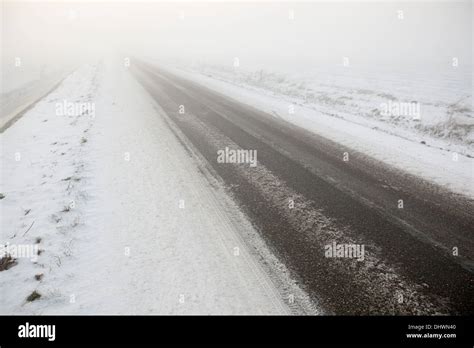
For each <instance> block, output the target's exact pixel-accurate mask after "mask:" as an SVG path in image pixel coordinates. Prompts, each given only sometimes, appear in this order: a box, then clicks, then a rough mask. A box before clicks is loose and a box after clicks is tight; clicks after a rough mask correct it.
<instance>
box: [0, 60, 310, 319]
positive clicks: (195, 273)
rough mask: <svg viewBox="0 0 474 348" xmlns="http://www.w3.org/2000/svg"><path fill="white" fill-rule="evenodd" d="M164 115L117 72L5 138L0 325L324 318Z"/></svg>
mask: <svg viewBox="0 0 474 348" xmlns="http://www.w3.org/2000/svg"><path fill="white" fill-rule="evenodd" d="M68 103H72V105H73V106H74V105H76V106H77V105H78V104H81V103H93V108H91V109H87V110H86V111H84V110H83V109H80V108H79V109H80V110H82V111H81V112H80V113H79V114H78V113H75V112H71V113H67V112H66V113H62V114H61V113H59V114H58V107H59V106H60V105H69V104H68ZM71 110H73V111H74V108H73V107H71ZM160 113H161V110H160V109H159V107H158V106H157V105H154V104H153V102H152V100H151V99H150V97H149V96H148V95H147V94H146V93H145V91H144V90H143V89H142V87H141V86H140V85H139V84H138V83H137V82H136V81H135V80H134V79H133V77H132V76H131V75H130V73H129V72H128V71H127V69H126V68H125V67H124V66H123V64H122V62H121V61H114V60H111V61H110V60H109V61H106V62H105V63H102V64H99V65H97V66H95V65H94V66H85V67H82V68H81V69H80V70H79V71H77V72H75V73H74V74H72V75H71V76H69V77H68V78H67V79H66V80H65V81H64V83H63V84H62V85H61V86H60V87H59V88H58V89H57V90H56V91H54V92H53V93H51V94H50V95H48V96H47V97H46V98H45V99H44V100H43V101H41V102H40V103H38V104H37V105H36V106H35V107H34V108H33V109H32V110H30V111H28V112H27V113H26V114H25V115H24V116H23V117H22V118H21V119H20V120H18V121H17V122H16V123H15V124H14V125H13V126H11V127H10V128H9V129H8V130H7V131H5V133H3V134H2V135H1V141H2V158H1V160H2V182H1V188H0V192H2V194H3V195H4V198H3V199H2V200H1V201H0V204H1V212H2V214H1V220H2V221H1V227H2V233H1V238H2V242H4V243H7V242H8V243H9V244H10V245H11V246H14V245H20V244H25V245H31V246H35V245H36V246H37V247H38V246H39V250H41V251H40V252H39V255H36V257H34V258H27V257H17V258H16V260H15V264H14V265H13V266H11V267H9V268H8V269H5V270H2V271H1V272H0V293H1V294H2V296H1V299H0V301H1V302H0V312H1V313H2V314H22V313H34V314H51V313H55V314H73V313H78V314H105V313H108V314H288V313H318V311H319V309H318V308H316V307H314V306H313V305H312V304H311V303H310V301H309V299H308V298H307V297H306V295H305V294H304V293H303V292H302V291H301V290H300V289H299V288H298V287H297V286H296V284H295V283H294V282H293V281H292V280H291V279H290V278H289V276H288V273H289V272H288V271H287V270H286V269H285V267H284V266H283V265H282V264H280V263H279V262H278V261H277V259H276V258H275V257H274V256H273V255H272V254H271V253H270V252H269V250H268V249H267V247H266V246H265V243H264V242H263V241H262V240H261V239H260V237H259V236H258V234H257V233H256V231H255V230H254V229H253V227H252V225H251V224H250V222H249V221H248V220H247V218H246V217H245V216H244V214H242V213H241V212H240V211H239V209H238V208H237V206H235V204H234V203H233V201H232V200H231V199H230V198H229V197H228V196H227V195H226V193H225V191H224V190H223V189H222V188H221V187H220V183H219V182H218V181H217V180H215V179H213V178H212V176H209V175H204V174H206V169H205V166H203V165H201V164H200V163H197V162H196V161H195V157H194V156H193V157H191V156H190V153H188V152H186V150H185V148H184V147H183V146H182V144H180V142H179V141H178V139H177V138H176V136H175V135H174V134H173V131H172V130H171V128H169V126H168V124H167V122H166V120H165V118H163V117H161V116H160ZM210 184H211V185H210ZM32 223H33V224H32ZM31 224H32V226H31V228H30V229H29V230H27V228H28V226H30V225H31ZM25 230H27V232H25ZM263 259H264V260H265V262H262V260H263ZM276 270H278V272H276ZM35 293H36V294H37V295H33V297H31V295H32V294H35ZM38 295H39V296H38ZM27 298H28V299H27Z"/></svg>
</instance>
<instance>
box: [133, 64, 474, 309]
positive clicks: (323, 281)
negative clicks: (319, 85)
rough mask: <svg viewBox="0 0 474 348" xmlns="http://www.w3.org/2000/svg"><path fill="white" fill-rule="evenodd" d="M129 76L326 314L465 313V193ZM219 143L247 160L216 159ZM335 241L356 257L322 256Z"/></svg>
mask: <svg viewBox="0 0 474 348" xmlns="http://www.w3.org/2000/svg"><path fill="white" fill-rule="evenodd" d="M132 72H133V74H134V75H135V77H136V78H137V79H138V81H139V82H140V83H141V84H142V85H143V86H144V88H145V89H146V90H147V91H148V92H149V94H150V95H151V96H152V97H153V99H154V100H155V101H156V102H157V104H159V106H160V107H161V108H162V109H163V111H164V113H163V112H160V114H161V116H160V117H165V118H166V119H167V120H168V123H169V124H172V125H173V127H174V128H175V129H179V132H176V131H175V133H176V134H177V136H178V137H181V138H182V139H181V140H182V142H183V144H186V145H184V146H188V147H189V146H192V149H193V152H195V153H198V154H199V156H200V158H201V159H205V162H206V165H207V166H208V167H209V168H210V169H211V170H212V171H213V173H215V175H216V177H219V178H220V180H222V181H223V182H224V184H225V186H226V187H227V189H228V191H229V193H230V194H231V195H232V196H233V197H234V199H235V200H236V202H237V203H238V204H239V205H240V206H241V208H242V210H243V211H244V212H245V213H246V214H247V215H248V216H249V218H250V219H251V221H252V223H253V224H254V226H255V227H256V229H257V230H258V231H259V233H260V234H261V236H262V237H263V239H264V240H265V241H266V243H267V244H268V246H269V247H270V248H271V250H272V251H273V252H274V253H275V255H276V256H277V257H278V258H279V259H280V260H281V261H282V262H283V263H284V264H285V265H286V266H287V267H288V268H289V269H290V271H291V272H292V275H293V277H294V279H296V281H297V282H298V284H299V285H300V286H301V287H302V288H303V289H304V290H306V291H307V292H308V294H309V295H310V296H311V297H312V298H313V299H315V300H316V301H318V303H319V304H320V305H321V306H322V308H323V309H324V310H325V311H326V313H328V314H355V315H359V314H448V313H449V314H472V313H473V312H474V277H473V269H474V266H473V265H474V237H473V226H474V224H473V222H474V217H473V214H472V212H473V211H474V210H473V205H474V203H473V201H472V200H469V199H467V198H464V197H461V196H459V195H454V194H452V193H450V192H448V191H446V190H444V189H443V188H441V187H439V186H436V185H433V184H430V183H428V182H426V181H423V180H421V179H419V178H416V177H414V176H411V175H409V174H406V173H403V172H401V171H397V170H395V169H393V168H391V167H388V166H387V165H384V164H383V163H381V162H378V161H376V160H374V159H371V158H368V157H366V156H364V155H363V154H361V153H357V152H354V151H352V150H351V149H349V148H344V147H342V146H341V145H338V144H336V143H334V142H332V141H330V140H328V139H325V138H323V137H320V136H318V135H315V134H312V133H310V132H308V131H306V130H304V129H302V128H299V127H296V126H294V125H291V124H289V123H287V122H284V121H282V120H281V119H279V118H277V117H274V116H271V115H268V114H265V113H263V112H261V111H258V110H256V109H254V108H252V107H251V106H248V105H244V104H241V103H239V102H236V101H233V100H232V99H230V98H228V97H226V96H223V95H220V94H219V93H216V92H214V91H211V90H209V89H207V88H206V87H205V86H201V85H198V84H196V83H193V82H190V81H187V80H184V79H182V78H179V77H177V76H174V75H173V74H171V73H169V72H168V71H166V70H164V69H161V68H159V67H157V66H154V65H149V64H147V63H144V62H134V64H133V66H132ZM180 111H181V112H180ZM183 138H184V139H185V141H183ZM226 147H228V148H229V149H235V150H237V149H246V150H257V155H258V157H257V158H258V164H257V166H256V167H251V166H249V164H248V163H241V164H229V163H218V161H217V151H218V150H223V149H225V148H226ZM401 202H403V206H402V205H401V204H400V203H401ZM334 243H336V245H344V244H356V245H359V246H364V255H363V258H360V257H359V259H357V258H337V257H336V258H335V257H326V256H327V255H326V253H325V251H326V246H327V245H334ZM456 248H457V250H458V255H456V252H453V250H456ZM453 254H454V255H453ZM297 300H298V299H295V301H297Z"/></svg>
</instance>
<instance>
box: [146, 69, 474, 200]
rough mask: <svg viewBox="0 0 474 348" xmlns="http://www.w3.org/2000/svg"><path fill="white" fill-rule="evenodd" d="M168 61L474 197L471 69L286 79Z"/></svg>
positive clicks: (341, 72)
mask: <svg viewBox="0 0 474 348" xmlns="http://www.w3.org/2000/svg"><path fill="white" fill-rule="evenodd" d="M150 62H151V63H153V62H154V63H155V64H157V62H156V61H154V60H150ZM165 64H166V66H167V68H168V69H169V70H170V71H172V72H173V73H175V74H178V75H180V76H182V77H184V78H187V79H190V80H193V81H196V82H197V83H200V84H202V85H205V86H206V87H208V88H211V89H213V90H215V91H218V92H220V93H222V94H225V95H228V96H230V97H232V98H234V99H236V100H238V101H240V102H243V103H246V104H248V105H251V106H253V107H257V108H259V109H261V110H263V111H265V112H267V113H269V114H272V115H274V116H275V117H279V118H282V119H284V120H286V121H288V122H291V123H294V124H296V125H298V126H300V127H303V128H305V129H308V130H310V131H312V132H314V133H316V134H320V135H322V136H324V137H327V138H329V139H331V140H334V141H336V142H338V143H341V144H343V145H345V146H348V147H350V148H352V149H354V150H355V151H358V152H360V153H364V154H367V155H369V156H372V157H374V158H376V159H378V160H381V161H383V162H386V163H388V164H390V165H392V166H394V167H396V168H399V169H400V170H403V171H406V172H408V173H410V174H413V175H416V176H420V177H422V178H426V179H427V180H429V181H432V182H435V183H437V184H440V185H442V186H445V187H447V188H448V189H450V190H452V191H454V192H456V193H459V194H463V195H467V196H468V197H473V196H474V188H473V186H474V185H473V183H474V158H473V157H474V148H473V146H474V115H473V111H472V90H471V88H472V85H471V81H472V79H471V74H472V72H471V71H470V70H469V69H467V70H466V68H465V67H464V70H462V71H459V70H456V69H454V68H452V67H450V68H446V69H445V70H444V73H443V74H439V72H438V73H437V72H435V71H433V72H431V73H430V72H428V71H424V72H419V71H418V72H417V71H416V70H414V71H412V72H411V73H408V72H406V71H405V73H393V72H390V71H385V72H383V71H381V72H376V71H375V72H374V71H373V70H372V71H371V72H370V71H364V70H361V69H360V68H359V69H358V68H352V67H351V68H349V67H344V66H342V65H341V67H339V68H337V67H336V68H333V70H332V71H324V72H323V71H313V72H308V73H305V74H302V73H299V74H298V73H293V74H283V73H276V72H266V71H264V70H248V69H247V70H246V69H245V68H244V69H242V68H240V67H236V68H234V67H232V66H228V67H223V66H222V65H217V66H216V65H209V64H196V63H194V64H186V63H185V62H184V61H183V62H180V63H179V64H169V62H166V63H165ZM449 69H450V70H449ZM459 69H462V68H459ZM397 107H398V109H397ZM397 110H398V115H397V114H396V112H397ZM403 112H405V114H404V113H403Z"/></svg>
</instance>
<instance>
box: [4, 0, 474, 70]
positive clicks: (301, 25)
mask: <svg viewBox="0 0 474 348" xmlns="http://www.w3.org/2000/svg"><path fill="white" fill-rule="evenodd" d="M290 10H293V11H294V19H293V20H291V19H289V11H290ZM398 10H402V11H403V17H404V18H403V19H402V20H400V19H399V18H398V14H399V13H398V12H397V11H398ZM109 50H117V51H119V52H125V54H129V55H136V56H153V57H156V58H167V59H170V58H176V59H183V60H199V61H201V60H202V61H206V62H211V63H219V64H229V65H232V63H233V59H234V57H238V58H239V60H240V63H241V65H242V66H249V67H256V68H259V67H275V68H278V67H282V68H285V69H291V68H295V69H297V68H307V67H311V66H318V65H321V64H323V65H324V64H326V65H331V64H334V65H338V64H342V59H343V57H348V58H349V59H350V62H351V64H362V65H368V66H371V65H397V66H398V65H400V66H401V65H414V66H420V67H423V66H429V65H437V64H441V65H443V64H450V62H451V59H452V57H458V59H459V62H460V63H459V64H460V66H468V65H469V66H470V65H471V62H472V2H471V1H457V2H456V1H447V2H441V1H435V2H433V1H425V2H416V3H415V2H398V3H389V2H366V3H359V2H355V1H349V2H348V1H341V2H331V3H329V2H309V3H308V2H306V3H283V2H271V1H270V2H260V3H258V2H240V3H215V2H211V3H190V2H180V3H169V2H160V3H153V2H147V3H136V2H115V1H108V2H101V3H95V2H87V3H73V2H28V3H18V2H2V68H3V71H4V73H8V71H9V69H10V68H11V64H12V62H13V60H14V57H17V56H20V57H22V61H23V62H24V63H25V64H31V65H34V64H62V63H64V62H66V61H70V60H78V59H84V60H86V59H88V60H91V59H92V60H93V59H95V57H99V56H101V55H103V54H105V53H107V51H109Z"/></svg>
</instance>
